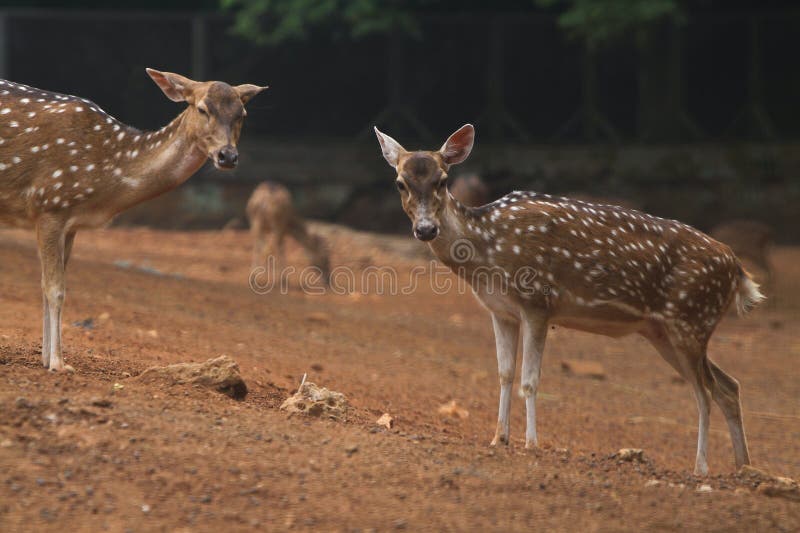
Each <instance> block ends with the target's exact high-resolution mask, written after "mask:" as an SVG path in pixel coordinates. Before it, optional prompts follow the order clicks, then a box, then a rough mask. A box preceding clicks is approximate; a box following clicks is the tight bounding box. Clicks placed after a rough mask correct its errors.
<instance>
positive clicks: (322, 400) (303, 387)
mask: <svg viewBox="0 0 800 533" xmlns="http://www.w3.org/2000/svg"><path fill="white" fill-rule="evenodd" d="M348 408H349V404H348V403H347V398H346V397H345V395H344V394H342V393H341V392H336V391H332V390H328V389H326V388H325V387H318V386H317V385H315V384H314V383H311V382H310V381H306V378H305V376H303V382H302V383H300V388H299V389H297V392H296V393H294V394H293V395H292V396H289V397H288V398H286V400H285V401H284V402H283V403H282V404H281V410H282V411H287V412H288V413H289V414H295V413H302V414H305V415H308V416H313V417H317V418H330V419H332V420H346V419H347V410H348Z"/></svg>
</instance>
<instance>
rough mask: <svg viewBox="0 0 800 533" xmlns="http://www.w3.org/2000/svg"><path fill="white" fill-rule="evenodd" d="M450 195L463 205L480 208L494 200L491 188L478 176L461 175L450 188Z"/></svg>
mask: <svg viewBox="0 0 800 533" xmlns="http://www.w3.org/2000/svg"><path fill="white" fill-rule="evenodd" d="M450 193H451V194H452V195H453V196H454V197H455V199H456V200H458V201H459V202H461V204H462V205H466V206H469V207H479V206H482V205H485V204H488V203H489V201H490V200H491V199H492V198H491V196H490V192H489V187H488V186H487V185H486V183H485V182H484V181H483V180H482V179H481V177H480V176H478V175H477V174H461V175H459V176H458V177H456V179H455V180H454V181H453V184H452V185H451V186H450Z"/></svg>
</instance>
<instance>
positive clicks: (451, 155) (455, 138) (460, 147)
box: [439, 124, 475, 165]
mask: <svg viewBox="0 0 800 533" xmlns="http://www.w3.org/2000/svg"><path fill="white" fill-rule="evenodd" d="M474 142H475V128H474V127H473V126H472V124H464V125H463V126H461V127H460V128H458V130H457V131H456V132H455V133H453V134H452V135H451V136H450V137H449V138H448V139H447V141H446V142H445V143H444V144H443V145H442V147H441V148H440V149H439V153H440V154H441V155H442V159H444V162H445V163H447V164H448V165H456V164H458V163H461V162H462V161H464V160H465V159H466V158H467V157H468V156H469V153H470V152H471V151H472V145H473V143H474Z"/></svg>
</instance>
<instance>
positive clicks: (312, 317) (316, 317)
mask: <svg viewBox="0 0 800 533" xmlns="http://www.w3.org/2000/svg"><path fill="white" fill-rule="evenodd" d="M306 320H308V321H309V322H316V323H318V324H327V323H328V322H330V321H331V317H330V315H328V313H323V312H321V311H317V312H314V313H309V314H307V315H306Z"/></svg>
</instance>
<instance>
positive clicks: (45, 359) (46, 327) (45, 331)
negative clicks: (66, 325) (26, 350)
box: [42, 285, 50, 368]
mask: <svg viewBox="0 0 800 533" xmlns="http://www.w3.org/2000/svg"><path fill="white" fill-rule="evenodd" d="M42 365H43V366H44V367H45V368H47V367H48V366H50V311H49V308H48V306H47V295H46V294H45V292H44V285H43V286H42Z"/></svg>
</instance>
